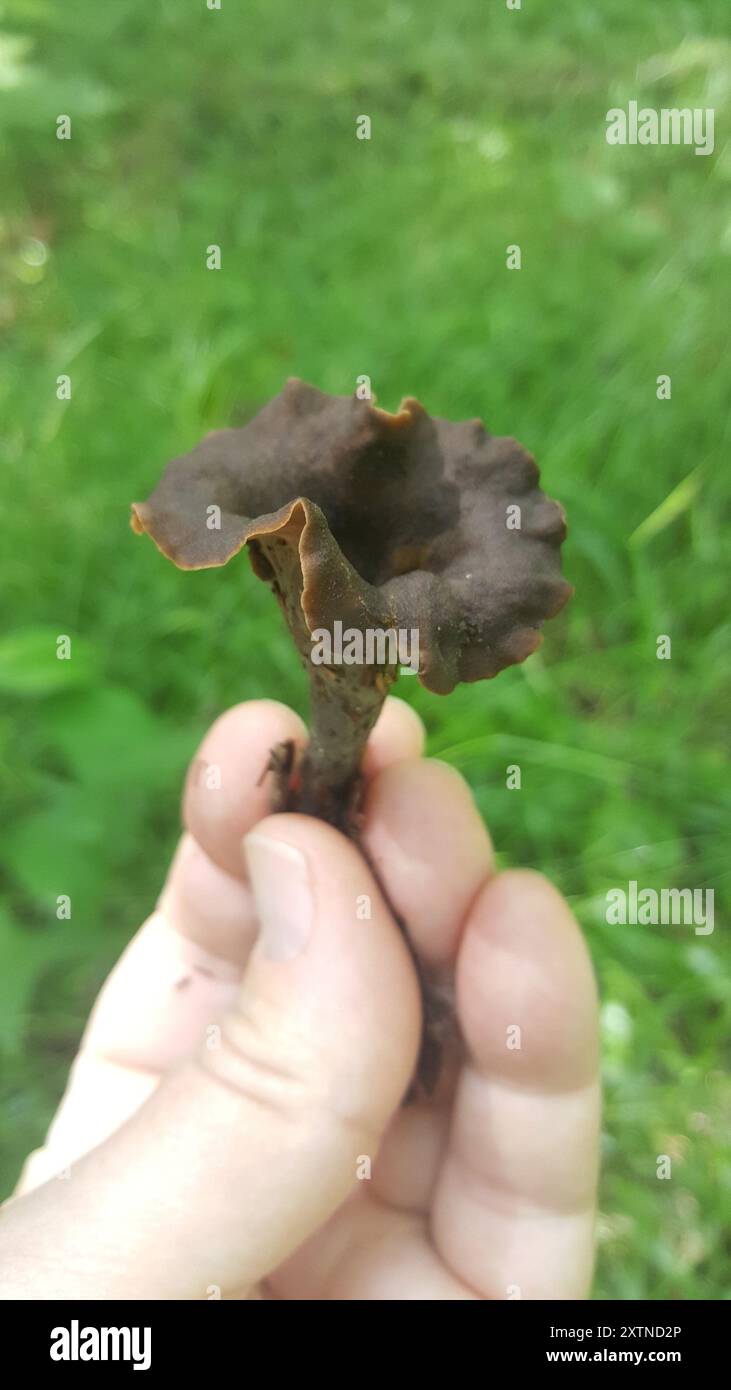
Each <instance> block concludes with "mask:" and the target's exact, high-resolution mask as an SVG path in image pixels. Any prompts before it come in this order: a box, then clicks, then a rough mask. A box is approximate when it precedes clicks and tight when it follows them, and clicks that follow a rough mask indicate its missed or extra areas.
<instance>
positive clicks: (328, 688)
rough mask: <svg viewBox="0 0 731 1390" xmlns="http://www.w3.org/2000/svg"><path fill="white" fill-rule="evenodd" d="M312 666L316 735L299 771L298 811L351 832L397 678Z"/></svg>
mask: <svg viewBox="0 0 731 1390" xmlns="http://www.w3.org/2000/svg"><path fill="white" fill-rule="evenodd" d="M308 665H309V677H310V729H311V733H310V741H309V744H308V747H307V750H306V752H305V754H304V757H303V759H302V764H301V767H300V769H299V786H298V788H297V794H296V800H297V809H298V810H299V811H303V812H304V813H305V814H307V815H313V816H319V817H320V819H321V820H326V821H329V822H330V824H331V825H336V826H338V828H339V829H341V830H345V831H346V833H347V832H349V831H350V830H351V829H352V813H353V811H354V809H355V802H356V799H357V792H358V785H359V773H360V765H361V760H362V757H363V753H364V751H365V746H366V743H367V741H368V735H369V734H370V732H371V729H372V728H373V726H374V724H375V722H376V720H377V719H378V716H379V714H380V712H381V709H382V707H383V702H384V700H385V698H386V695H387V693H388V688H389V685H391V684H392V681H393V679H394V678H395V676H394V677H391V679H389V678H388V676H387V675H386V674H385V673H384V672H381V671H377V670H374V669H373V668H372V667H371V668H364V667H360V668H354V667H339V668H337V667H333V666H314V665H313V664H312V662H309V663H308ZM354 677H355V679H354ZM364 677H365V679H364Z"/></svg>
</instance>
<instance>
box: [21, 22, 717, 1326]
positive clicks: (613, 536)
mask: <svg viewBox="0 0 731 1390" xmlns="http://www.w3.org/2000/svg"><path fill="white" fill-rule="evenodd" d="M0 16H1V18H2V23H3V31H2V35H0V126H1V127H2V130H3V133H4V136H5V139H4V141H3V152H2V155H1V156H0V179H1V186H2V188H3V191H4V198H3V204H2V220H0V274H1V275H2V282H1V285H0V324H2V326H3V328H4V329H5V330H10V333H9V336H8V335H7V334H5V335H4V338H5V341H6V343H7V346H6V347H5V348H4V350H3V355H2V365H1V369H0V420H2V433H3V449H2V474H1V477H0V489H1V490H2V511H3V516H4V524H3V547H4V559H3V613H4V633H5V635H4V636H3V637H2V640H0V690H1V691H2V698H3V704H2V709H1V711H0V778H1V784H0V785H1V787H2V803H3V821H4V824H5V830H4V833H3V837H2V851H1V852H2V866H1V872H2V879H1V880H0V887H1V888H2V899H1V900H0V1047H1V1048H2V1054H1V1060H2V1083H1V1089H0V1116H1V1120H2V1135H3V1146H4V1153H3V1158H2V1164H1V1166H0V1190H2V1192H6V1191H7V1190H9V1188H10V1187H11V1185H12V1182H13V1181H14V1179H15V1176H16V1174H17V1171H18V1167H19V1164H20V1161H21V1158H22V1156H23V1154H24V1153H25V1152H26V1151H27V1150H28V1148H29V1147H31V1146H32V1145H35V1144H37V1143H38V1142H39V1141H40V1139H41V1136H42V1134H43V1131H44V1127H45V1126H46V1124H47V1122H48V1119H49V1117H50V1114H51V1113H52V1110H53V1108H54V1106H55V1104H56V1102H57V1100H58V1097H59V1093H60V1090H61V1088H62V1085H63V1081H64V1077H65V1073H66V1070H67V1068H68V1064H69V1061H70V1059H71V1057H72V1055H73V1052H74V1048H75V1046H76V1043H77V1040H78V1036H79V1032H80V1029H81V1027H82V1022H83V1019H84V1016H85V1014H86V1011H87V1009H88V1007H89V1004H90V1001H91V999H92V997H93V994H94V992H95V990H96V989H97V988H98V986H99V984H100V982H101V980H102V979H103V977H104V974H105V972H106V970H107V969H108V968H109V966H110V964H111V963H112V961H113V959H114V957H115V955H116V954H117V953H118V951H119V949H120V947H121V945H122V944H123V942H124V941H125V940H126V939H127V938H128V936H129V935H130V933H131V932H132V930H133V928H134V927H135V926H136V925H137V923H138V922H139V920H141V918H142V917H143V915H144V914H145V913H146V912H147V911H148V910H149V908H150V906H151V904H152V902H153V900H154V895H155V891H156V888H157V886H158V885H159V881H160V877H161V873H162V871H163V866H164V864H165V862H166V859H167V857H168V855H169V854H170V851H171V848H172V846H173V844H174V841H175V836H176V833H177V805H176V802H177V796H178V788H179V784H180V779H181V776H182V774H183V770H184V767H185V764H186V760H187V758H188V757H189V756H190V754H191V753H192V751H193V749H194V747H195V745H196V742H197V740H198V739H199V737H200V735H201V733H202V732H203V730H204V729H205V727H206V725H207V724H208V722H209V721H210V720H211V719H212V718H213V717H214V716H215V715H216V714H217V713H218V712H219V711H221V710H222V709H223V708H225V707H226V706H227V705H229V704H231V703H234V702H236V701H238V700H242V699H247V698H250V697H252V696H259V695H271V694H275V695H277V696H278V697H279V698H282V699H285V700H288V701H290V702H291V703H293V704H294V705H295V706H296V707H298V708H299V709H301V710H303V709H304V698H305V685H304V677H303V676H302V675H301V673H299V672H298V671H297V670H295V668H294V664H293V661H292V657H291V654H290V650H289V644H288V641H287V640H286V639H285V637H284V635H283V633H282V632H281V630H280V627H279V622H278V618H277V615H276V613H275V610H274V605H273V604H272V601H271V599H270V598H269V596H268V594H267V593H266V591H265V589H264V587H263V586H261V585H259V584H258V583H257V582H256V581H255V580H254V579H253V577H252V576H251V575H250V573H249V572H248V566H247V565H246V563H245V562H241V563H238V564H237V563H234V564H231V565H230V566H229V567H228V568H227V569H226V570H223V571H217V572H215V571H214V572H207V573H199V574H191V575H182V574H180V573H179V572H177V571H175V570H174V569H173V567H172V566H170V565H167V564H165V563H164V562H163V561H162V559H161V557H160V556H159V555H158V553H157V552H156V550H155V548H154V547H153V546H152V545H150V544H149V543H143V542H142V541H140V540H136V539H135V538H134V537H133V536H132V534H131V532H130V531H129V530H128V521H127V517H128V506H129V502H130V500H132V499H134V498H140V497H144V496H146V495H147V493H148V492H149V490H150V488H151V486H152V484H153V483H154V481H155V480H156V479H157V477H158V474H159V472H160V469H161V466H162V464H163V463H164V462H165V461H166V460H167V459H168V458H169V457H171V456H172V455H174V454H177V453H181V452H183V451H184V450H186V449H187V448H189V447H191V446H192V445H193V444H194V443H195V442H196V441H197V440H198V439H199V437H200V436H201V435H202V434H203V433H205V431H207V430H208V429H209V428H212V427H214V426H218V425H221V424H226V423H229V422H231V421H234V422H235V421H243V420H245V419H246V418H247V417H248V416H249V415H250V414H251V413H252V412H253V411H254V410H256V409H257V408H258V407H259V406H260V405H261V404H262V403H263V402H264V401H265V400H266V399H268V398H269V397H270V396H272V395H273V394H274V393H275V392H276V391H278V390H279V388H280V386H281V384H282V382H283V380H284V379H285V378H286V377H287V376H290V375H297V376H301V377H303V378H304V379H305V380H307V381H310V382H313V383H314V384H316V385H318V386H320V387H321V388H323V389H325V390H329V391H335V392H339V393H345V392H348V391H350V390H352V389H353V387H354V384H355V379H356V377H357V376H358V375H359V374H361V373H367V374H369V375H370V376H371V378H372V381H373V385H374V389H375V390H376V392H377V394H378V398H379V401H380V403H381V404H382V405H384V406H386V407H388V408H394V407H395V406H396V405H397V404H398V401H399V399H400V397H401V396H402V395H404V394H415V395H417V396H419V397H420V398H421V399H422V400H423V401H424V403H425V405H426V406H427V408H428V409H429V410H430V411H431V412H432V413H435V414H440V415H446V416H451V417H464V418H467V417H472V416H475V415H481V416H482V417H483V418H484V420H485V422H486V423H487V425H488V428H490V429H491V430H492V431H493V432H495V433H510V434H515V435H516V436H517V437H518V438H519V439H520V440H522V441H523V442H524V443H525V444H526V445H527V446H528V447H529V448H531V449H532V450H533V451H534V452H535V453H536V454H537V456H538V459H539V462H540V464H541V468H542V472H543V477H544V480H545V484H546V487H547V489H548V491H549V492H550V493H551V494H553V495H554V496H557V497H559V498H560V499H561V500H562V502H563V503H564V504H565V506H566V508H567V511H568V514H569V518H570V538H569V542H568V545H567V547H566V568H567V572H568V575H569V577H570V579H571V580H572V582H573V583H574V584H575V586H576V597H575V599H574V601H573V603H572V604H571V605H570V607H569V609H568V610H566V612H565V613H564V614H563V615H562V616H561V617H560V618H559V619H557V620H556V621H555V622H554V623H552V624H551V625H550V627H549V629H548V630H547V639H546V643H545V646H544V647H543V649H542V651H541V652H540V653H538V654H537V655H536V656H534V657H532V658H531V659H530V660H529V661H528V662H527V663H526V665H525V666H524V667H522V668H519V669H513V670H511V671H508V672H506V673H504V674H503V675H502V676H501V677H500V679H499V680H497V681H495V682H493V683H491V684H481V685H477V686H474V687H463V688H461V689H459V690H458V691H457V692H456V693H455V694H454V695H453V696H451V697H450V698H449V699H440V698H438V697H436V696H431V695H428V694H427V693H426V692H424V691H423V690H422V689H421V688H415V687H416V683H415V682H410V681H403V682H402V690H401V692H400V693H402V694H403V695H404V696H405V697H406V698H409V699H411V700H413V702H414V704H415V705H416V707H417V708H418V709H419V711H420V713H421V714H422V716H423V718H424V720H425V721H426V724H427V727H428V730H429V743H430V749H431V751H432V752H434V753H436V754H439V755H441V756H444V757H447V758H449V759H450V761H452V762H453V763H454V764H455V765H456V766H457V767H459V768H460V769H461V771H462V772H463V773H464V775H465V777H466V778H467V779H468V780H469V782H470V784H471V786H472V787H473V789H474V793H475V796H476V797H477V800H478V803H479V805H480V807H481V809H482V811H483V812H484V814H485V817H486V819H487V821H488V822H489V824H490V827H491V830H492V834H493V837H494V839H495V841H496V844H497V846H498V849H499V852H500V859H501V862H502V863H505V864H507V863H516V864H530V865H534V866H536V867H538V868H540V869H541V870H543V871H544V872H545V873H547V874H548V875H550V876H551V877H552V878H553V879H554V880H555V881H556V882H557V883H558V884H559V886H560V887H561V888H562V890H563V891H564V892H565V893H566V894H567V895H568V897H569V900H570V902H571V903H572V905H573V908H574V910H575V911H576V913H577V915H578V917H579V919H580V921H581V922H582V924H583V926H584V927H585V930H586V935H587V939H588V942H589V945H590V949H591V952H592V956H593V959H594V961H595V964H596V969H597V973H598V976H599V981H600V987H601V993H602V998H603V1001H604V1012H603V1020H604V1058H605V1062H604V1066H605V1083H606V1105H605V1122H604V1129H605V1133H604V1156H605V1163H604V1175H603V1182H602V1190H601V1211H602V1218H601V1223H600V1237H601V1241H600V1254H599V1265H598V1273H597V1279H596V1294H597V1295H598V1296H609V1297H613V1298H622V1299H634V1298H643V1297H646V1298H653V1299H659V1298H682V1299H686V1298H687V1299H697V1298H704V1297H713V1298H719V1297H721V1298H727V1297H729V1296H730V1286H731V1281H730V1279H729V1250H728V1242H727V1238H726V1243H725V1238H724V1227H725V1228H726V1229H728V1224H729V1216H730V1215H731V1212H730V1210H729V1206H730V1201H729V1190H730V1189H731V1157H730V1155H729V1150H728V1148H727V1147H725V1146H724V1133H725V1132H726V1133H727V1132H728V1125H729V1112H730V1110H731V1085H730V1083H729V1079H728V1073H727V1072H726V1070H725V1067H726V1064H727V1058H726V1057H725V1056H724V1043H725V1040H727V1038H728V1033H729V1014H730V1013H731V985H730V984H729V971H728V966H729V949H728V937H727V931H728V914H727V907H726V911H725V912H724V898H726V904H727V887H728V867H727V839H725V837H724V831H725V832H726V835H727V832H728V825H729V810H730V809H731V794H730V792H729V781H728V767H727V762H726V752H725V747H724V718H723V716H724V702H725V701H726V702H727V699H728V679H729V672H730V668H731V660H730V646H731V642H730V638H731V624H730V622H729V611H728V565H727V563H725V562H727V559H728V539H727V537H728V521H729V491H730V488H729V480H728V448H729V433H730V431H729V426H728V409H727V392H728V381H727V372H724V371H722V370H721V363H722V362H723V360H724V356H725V354H726V353H727V344H728V290H729V284H730V281H731V273H730V272H731V262H730V259H729V258H730V257H731V214H730V213H729V190H730V186H731V145H729V143H728V135H727V131H728V122H729V118H730V117H731V91H730V84H729V78H728V73H729V61H730V59H731V14H729V10H728V4H727V0H693V3H690V0H645V3H644V4H637V3H636V0H595V3H591V4H589V3H586V0H563V3H562V4H561V5H556V4H555V0H524V6H523V9H522V10H521V11H520V12H510V11H508V10H507V8H506V7H505V6H504V5H503V4H502V3H501V0H492V3H486V2H485V0H455V3H453V4H451V5H448V6H447V5H443V4H440V3H438V0H420V3H419V4H418V5H417V4H415V3H412V4H410V5H409V4H406V3H399V2H398V0H373V3H372V4H370V5H368V6H359V7H353V6H334V5H333V4H331V3H330V0H309V3H308V4H307V5H300V6H296V5H292V4H291V3H286V4H285V3H284V2H283V0H248V3H247V4H246V5H237V4H234V3H232V2H231V0H224V4H223V8H222V10H221V11H220V12H209V11H207V10H206V8H205V6H204V4H203V0H185V3H184V2H183V0H175V3H173V0H166V3H161V4H158V5H149V4H145V3H142V0H115V3H114V4H113V5H108V6H101V5H98V4H95V3H92V0H76V3H75V4H74V5H72V6H57V5H54V4H52V3H51V0H6V3H5V4H4V5H3V6H2V10H1V12H0ZM634 98H637V99H638V100H639V101H640V102H641V103H645V104H647V105H650V106H653V107H660V106H683V105H686V104H687V105H691V106H714V107H715V110H716V142H717V143H716V152H715V153H714V154H713V155H712V156H711V157H709V158H697V157H695V156H694V154H693V152H692V150H689V149H685V148H677V147H664V148H644V149H641V148H631V147H627V148H610V147H608V146H607V144H606V142H605V140H604V129H605V122H604V117H605V113H606V111H607V109H608V108H609V107H611V106H615V105H626V103H627V102H628V101H629V100H630V99H634ZM61 113H64V114H69V115H70V116H71V118H72V138H71V140H70V141H67V142H63V141H58V140H56V138H55V121H56V117H57V116H58V115H59V114H61ZM360 114H369V115H370V117H371V119H372V126H373V129H372V139H371V140H370V141H358V140H356V138H355V121H356V116H358V115H360ZM38 243H41V245H39V244H38ZM211 243H217V244H219V245H220V246H221V248H222V257H223V266H222V269H221V271H220V272H215V271H208V270H206V269H205V248H206V247H207V246H208V245H209V244H211ZM515 243H518V244H519V245H520V246H521V249H522V262H523V268H522V269H521V270H520V271H509V270H507V269H506V263H505V262H506V248H507V246H509V245H511V244H515ZM39 262H42V263H39ZM726 363H728V358H727V357H726ZM62 373H68V374H70V376H71V379H72V393H73V394H72V399H71V400H70V401H59V400H58V399H57V398H56V378H57V376H58V375H59V374H62ZM661 373H668V374H670V376H671V377H672V399H671V400H669V401H659V400H658V399H657V396H656V379H657V377H658V376H659V375H660V374H661ZM59 634H68V635H70V636H71V638H72V640H73V642H74V644H75V645H74V648H73V650H74V659H73V660H72V661H71V662H69V663H68V664H67V665H66V666H65V667H63V670H62V673H61V674H59V663H57V662H56V661H55V659H51V658H50V657H49V651H53V650H54V649H55V640H56V637H57V635H59ZM660 634H668V635H670V636H671V638H672V659H671V660H670V661H659V660H658V659H657V656H656V640H657V637H658V635H660ZM510 763H519V764H520V766H521V768H522V781H523V788H522V791H520V792H516V791H508V790H507V789H506V786H505V769H506V766H507V764H510ZM631 878H634V879H638V880H639V881H640V882H641V884H643V885H648V886H652V885H654V886H658V887H659V886H661V885H663V884H665V885H678V886H686V885H687V886H690V887H702V886H710V887H713V888H714V889H715V892H716V929H715V932H714V934H713V935H712V936H706V937H701V936H696V935H694V934H693V932H692V930H690V929H688V928H672V927H656V928H641V927H626V928H621V927H609V926H607V924H606V922H605V921H604V905H605V897H604V895H605V893H606V891H607V889H608V888H610V887H612V886H615V885H622V884H626V883H627V881H628V880H629V879H631ZM58 893H68V894H70V895H71V897H72V902H73V914H72V918H71V920H70V921H68V922H64V921H61V922H59V921H57V919H56V915H55V902H56V895H57V894H58ZM661 1153H667V1154H670V1155H671V1156H672V1157H673V1176H672V1179H671V1181H664V1182H663V1181H658V1179H657V1178H656V1176H655V1173H656V1159H657V1155H658V1154H661Z"/></svg>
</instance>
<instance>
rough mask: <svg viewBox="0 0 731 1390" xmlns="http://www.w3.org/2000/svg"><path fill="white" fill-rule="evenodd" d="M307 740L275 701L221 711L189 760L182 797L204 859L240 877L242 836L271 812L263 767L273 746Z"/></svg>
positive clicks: (185, 817) (242, 870)
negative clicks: (192, 757)
mask: <svg viewBox="0 0 731 1390" xmlns="http://www.w3.org/2000/svg"><path fill="white" fill-rule="evenodd" d="M290 740H293V741H294V743H295V744H296V745H297V746H298V747H299V748H302V747H304V745H305V743H306V741H307V731H306V729H305V726H304V724H303V723H302V720H301V719H300V718H299V717H298V715H296V714H295V713H294V711H293V710H291V709H288V708H287V706H286V705H280V704H279V703H278V702H277V701H276V700H252V701H250V702H249V703H248V704H243V705H234V707H233V708H232V709H229V710H226V713H225V714H222V715H221V717H220V719H217V720H216V722H215V724H212V725H211V727H210V729H209V730H208V733H207V734H206V735H205V738H204V739H203V742H202V744H201V746H200V748H199V749H198V752H197V754H196V756H195V757H194V759H193V761H192V763H191V765H190V768H189V770H188V776H187V778H186V783H185V791H184V794H183V823H184V825H185V826H186V828H187V829H188V830H189V831H190V833H191V835H192V836H193V838H194V839H195V840H196V841H197V843H198V844H199V846H200V847H201V849H203V850H205V853H206V854H207V855H208V857H209V859H211V860H212V861H213V863H214V864H217V865H218V867H219V868H221V869H224V870H225V871H226V873H229V874H231V875H232V877H233V878H239V879H245V877H246V871H245V866H244V864H243V860H242V856H241V841H242V838H243V836H244V835H246V834H247V832H248V831H249V830H250V829H251V827H252V826H253V825H256V823H257V821H260V820H262V819H263V818H264V816H267V815H269V812H270V810H271V796H272V786H271V781H270V778H269V776H267V775H266V769H267V766H268V764H269V758H270V754H271V751H272V749H273V748H275V747H276V746H277V745H278V744H281V743H286V742H289V741H290Z"/></svg>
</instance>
